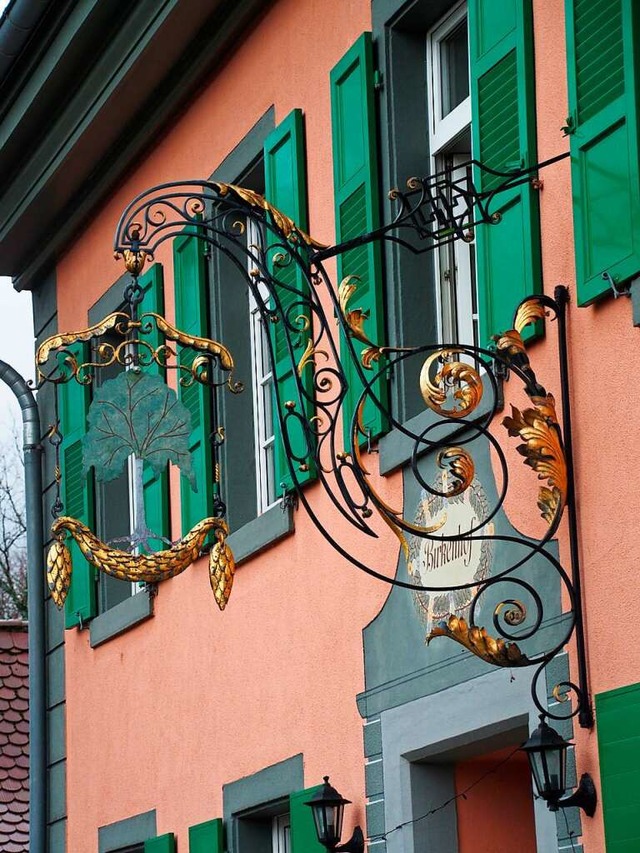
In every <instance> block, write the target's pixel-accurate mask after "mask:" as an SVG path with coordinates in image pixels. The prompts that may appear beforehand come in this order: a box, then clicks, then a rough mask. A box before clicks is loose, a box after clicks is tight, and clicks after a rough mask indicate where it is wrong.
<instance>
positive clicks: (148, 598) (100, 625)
mask: <svg viewBox="0 0 640 853" xmlns="http://www.w3.org/2000/svg"><path fill="white" fill-rule="evenodd" d="M153 598H154V596H153V595H152V594H151V593H150V590H149V587H147V588H146V589H143V590H141V592H138V593H136V595H132V596H131V598H127V599H125V600H124V601H121V602H120V604H116V606H115V607H112V608H111V609H110V610H107V611H105V612H104V613H101V614H100V615H99V616H96V617H95V618H94V619H92V620H91V624H90V628H89V631H90V640H89V641H90V644H91V648H92V649H95V647H96V646H99V645H101V643H106V642H107V640H111V639H113V638H114V637H117V636H119V635H120V634H123V633H124V632H125V631H128V630H129V629H130V628H134V627H135V626H136V625H139V624H140V623H141V622H144V621H146V620H147V619H150V618H151V616H153Z"/></svg>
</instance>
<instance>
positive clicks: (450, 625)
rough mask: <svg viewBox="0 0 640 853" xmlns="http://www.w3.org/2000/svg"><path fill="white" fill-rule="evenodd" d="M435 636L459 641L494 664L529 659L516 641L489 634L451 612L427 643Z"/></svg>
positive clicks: (518, 663)
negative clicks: (508, 640) (510, 641)
mask: <svg viewBox="0 0 640 853" xmlns="http://www.w3.org/2000/svg"><path fill="white" fill-rule="evenodd" d="M435 637H449V639H451V640H455V642H456V643H460V645H461V646H464V647H465V649H468V650H469V651H470V652H472V654H474V655H475V656H476V657H479V658H481V659H482V660H484V661H486V662H487V663H492V664H494V665H495V666H506V667H510V666H526V665H527V664H528V663H529V659H528V658H527V656H526V655H524V654H523V653H522V652H521V651H520V647H519V646H518V644H517V643H509V642H506V641H505V640H503V639H502V638H500V637H498V638H497V639H496V638H495V637H492V636H490V635H489V634H488V633H487V631H486V630H485V629H484V628H479V627H478V626H477V625H468V624H467V621H466V619H463V618H461V617H458V616H454V615H453V614H451V615H450V616H449V618H448V619H447V621H446V622H440V624H439V625H436V627H435V628H433V629H432V630H431V632H430V634H429V636H428V637H427V645H428V644H429V643H430V642H431V640H433V639H434V638H435Z"/></svg>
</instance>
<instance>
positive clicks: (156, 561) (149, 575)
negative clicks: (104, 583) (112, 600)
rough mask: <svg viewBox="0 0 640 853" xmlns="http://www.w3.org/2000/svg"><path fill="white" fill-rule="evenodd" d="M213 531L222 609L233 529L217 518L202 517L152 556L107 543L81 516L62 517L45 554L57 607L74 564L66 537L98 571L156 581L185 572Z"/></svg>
mask: <svg viewBox="0 0 640 853" xmlns="http://www.w3.org/2000/svg"><path fill="white" fill-rule="evenodd" d="M211 530H214V531H216V538H217V542H216V544H215V545H214V546H213V549H212V552H211V555H210V570H211V573H212V574H211V576H210V577H211V584H212V588H213V591H214V596H215V598H216V602H217V604H218V606H219V607H220V609H221V610H222V609H224V607H225V606H226V604H227V602H228V600H229V595H230V594H231V586H232V584H233V573H234V571H235V561H234V559H233V554H232V552H231V549H230V548H229V546H228V545H227V544H226V541H225V540H226V536H227V534H228V532H229V530H228V527H227V524H226V522H225V521H223V520H222V519H220V518H213V517H211V518H204V519H202V521H199V522H198V524H196V525H195V526H194V527H193V528H192V529H191V530H190V531H189V532H188V533H187V534H186V535H185V536H183V537H182V539H180V540H179V541H178V542H176V543H175V544H174V545H172V546H171V548H168V549H165V550H163V551H155V552H153V553H150V554H131V553H129V552H128V551H121V550H118V549H116V548H111V547H109V546H108V545H107V544H106V543H105V542H102V541H101V540H100V539H99V538H98V537H97V536H96V535H95V534H94V533H92V531H91V530H89V528H88V527H87V526H86V525H85V524H83V523H82V522H81V521H78V519H77V518H71V517H70V516H60V518H57V519H56V520H55V521H54V523H53V524H52V525H51V532H52V534H53V537H54V542H53V544H52V545H51V547H50V548H49V553H48V555H47V582H48V584H49V589H50V590H51V597H52V598H53V600H54V602H55V604H56V605H57V606H58V607H62V606H63V604H64V601H65V599H66V596H67V593H68V591H69V586H70V583H71V570H72V564H71V553H70V551H69V549H68V547H67V545H66V544H65V541H64V540H65V537H66V536H67V535H69V536H71V537H72V539H74V541H75V542H76V543H77V544H78V547H79V548H80V551H81V552H82V554H83V556H84V558H85V559H86V560H87V562H89V563H91V565H93V566H95V567H96V568H97V569H99V571H101V572H104V573H105V574H107V575H110V576H111V577H115V578H118V579H119V580H129V581H133V582H139V581H144V582H146V583H157V582H159V581H163V580H166V579H168V578H173V577H175V576H176V575H179V574H181V573H182V572H183V571H185V569H187V568H188V567H189V566H190V565H191V564H192V563H193V562H195V561H196V560H197V559H198V557H199V556H200V553H201V549H202V546H203V544H204V541H205V539H206V537H207V535H208V534H209V532H210V531H211ZM220 572H221V573H222V579H220V577H219V573H220ZM216 573H217V574H216ZM214 574H215V581H216V586H215V587H214V580H213V575H214ZM216 590H217V592H216Z"/></svg>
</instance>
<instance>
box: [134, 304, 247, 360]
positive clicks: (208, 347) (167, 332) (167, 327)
mask: <svg viewBox="0 0 640 853" xmlns="http://www.w3.org/2000/svg"><path fill="white" fill-rule="evenodd" d="M149 317H151V318H152V319H153V320H154V321H155V323H156V325H157V327H158V331H160V332H162V334H163V335H164V336H165V338H167V340H169V341H177V342H178V343H179V344H182V346H186V347H191V348H192V349H194V350H198V352H204V353H208V354H209V355H213V356H215V357H216V358H217V359H218V363H219V364H220V367H221V368H222V369H223V370H233V356H232V355H231V352H230V351H229V349H228V348H227V347H226V346H225V345H224V344H221V343H219V341H212V340H210V339H209V338H199V337H197V336H196V335H189V334H187V333H186V332H182V331H180V329H177V328H176V327H175V326H172V325H171V323H169V322H168V320H165V318H164V317H161V316H160V315H159V314H154V313H153V312H152V311H148V312H147V313H146V314H143V315H142V317H141V318H140V320H141V321H144V320H145V319H146V318H149Z"/></svg>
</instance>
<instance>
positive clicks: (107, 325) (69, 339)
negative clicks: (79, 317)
mask: <svg viewBox="0 0 640 853" xmlns="http://www.w3.org/2000/svg"><path fill="white" fill-rule="evenodd" d="M130 322H131V317H129V315H128V314H124V313H123V312H122V311H115V312H114V313H112V314H108V315H107V316H106V317H105V318H104V319H103V320H100V322H99V323H96V324H95V325H93V326H89V327H88V328H86V329H79V330H78V331H75V332H65V333H64V334H58V335H52V336H51V337H50V338H47V339H46V340H45V341H43V342H42V343H41V344H40V346H39V347H38V349H37V351H36V366H37V367H38V375H39V376H40V377H42V371H41V370H40V367H42V365H44V364H46V363H47V361H48V360H49V356H50V354H51V353H52V352H53V351H54V350H58V349H62V348H64V347H68V346H69V345H70V344H74V343H77V342H78V341H88V340H91V338H94V337H99V336H100V335H103V334H104V333H105V332H108V331H109V330H110V329H113V328H115V326H117V325H118V324H119V323H124V324H125V327H126V326H127V325H128V324H129V323H130Z"/></svg>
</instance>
